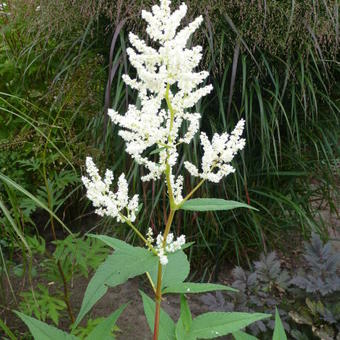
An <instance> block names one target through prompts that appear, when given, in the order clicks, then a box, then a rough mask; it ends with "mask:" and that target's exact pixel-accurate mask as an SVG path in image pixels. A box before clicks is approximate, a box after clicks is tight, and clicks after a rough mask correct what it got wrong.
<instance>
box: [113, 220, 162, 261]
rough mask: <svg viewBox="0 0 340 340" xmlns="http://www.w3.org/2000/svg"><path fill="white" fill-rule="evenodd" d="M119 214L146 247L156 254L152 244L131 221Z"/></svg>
mask: <svg viewBox="0 0 340 340" xmlns="http://www.w3.org/2000/svg"><path fill="white" fill-rule="evenodd" d="M119 216H120V217H121V218H122V219H123V220H124V222H125V223H126V224H127V225H128V226H129V227H130V228H131V229H132V230H133V231H134V232H135V233H136V234H137V235H138V236H139V238H140V239H141V240H142V241H143V242H144V243H145V244H146V245H147V246H148V248H149V249H150V250H151V251H152V252H153V253H154V254H155V255H156V256H158V254H157V252H156V250H155V249H154V247H153V246H152V244H151V243H150V242H149V241H148V240H147V239H146V238H145V237H144V236H143V235H142V233H141V232H140V231H139V230H138V229H137V228H136V227H135V226H134V225H133V223H132V222H131V221H130V220H129V219H128V218H127V217H126V216H124V215H123V214H119Z"/></svg>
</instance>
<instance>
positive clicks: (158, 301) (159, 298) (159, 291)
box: [153, 209, 176, 340]
mask: <svg viewBox="0 0 340 340" xmlns="http://www.w3.org/2000/svg"><path fill="white" fill-rule="evenodd" d="M175 212H176V210H172V209H171V210H170V214H169V218H168V221H167V223H166V226H165V231H164V236H163V244H162V247H163V248H164V247H165V244H166V239H167V237H168V234H169V231H170V227H171V224H172V221H173V218H174V216H175ZM161 301H162V265H161V263H160V262H158V274H157V288H156V311H155V325H154V331H153V340H158V335H159V316H160V310H161Z"/></svg>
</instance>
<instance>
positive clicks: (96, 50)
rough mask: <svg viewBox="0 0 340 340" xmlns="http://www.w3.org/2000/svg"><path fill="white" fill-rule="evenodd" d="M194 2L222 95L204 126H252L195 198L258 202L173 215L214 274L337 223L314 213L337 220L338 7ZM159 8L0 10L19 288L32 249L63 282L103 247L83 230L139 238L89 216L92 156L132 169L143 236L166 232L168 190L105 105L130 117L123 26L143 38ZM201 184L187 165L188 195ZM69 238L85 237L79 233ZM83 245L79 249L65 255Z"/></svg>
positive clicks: (5, 277)
mask: <svg viewBox="0 0 340 340" xmlns="http://www.w3.org/2000/svg"><path fill="white" fill-rule="evenodd" d="M186 2H187V4H188V8H189V15H188V16H187V18H186V19H185V20H186V21H190V20H192V19H193V18H194V17H195V16H197V15H199V14H202V15H203V16H204V24H203V26H202V27H201V28H200V29H199V31H198V32H197V33H196V34H195V35H194V36H193V38H192V43H193V44H201V45H203V47H204V51H205V53H204V59H203V61H202V63H201V68H203V69H209V71H210V73H211V75H210V77H209V79H208V82H209V83H212V84H213V85H214V92H213V94H211V95H210V96H209V97H207V98H204V99H203V100H202V101H201V102H200V103H199V104H198V105H197V107H196V110H199V111H198V112H201V113H202V121H201V128H202V130H204V131H206V132H208V133H209V134H211V133H213V132H215V131H219V132H221V131H225V130H230V129H232V127H233V126H234V125H235V123H236V122H237V120H238V119H240V118H241V117H243V118H245V119H246V124H247V125H246V139H247V146H246V148H245V150H244V151H243V152H242V154H241V156H238V157H237V159H236V160H235V162H234V166H235V167H236V168H237V172H236V173H235V174H234V175H231V176H229V177H228V178H226V179H225V180H224V181H223V182H222V183H221V184H220V185H214V184H208V185H205V186H204V188H202V190H201V192H200V193H199V196H201V197H208V196H209V197H220V198H226V199H234V200H237V201H243V202H246V203H249V204H251V205H252V206H254V207H256V208H257V209H259V211H258V212H254V211H252V210H249V211H246V210H240V211H236V210H235V211H233V213H230V212H226V213H221V212H218V213H208V214H200V215H197V214H192V213H184V212H180V213H178V215H177V217H176V224H175V232H176V233H180V234H182V233H183V234H186V235H187V237H188V239H189V241H195V246H194V248H193V250H192V253H191V255H193V254H196V255H199V256H196V257H193V260H194V268H195V266H196V268H198V266H199V265H202V264H207V266H205V268H207V270H206V272H205V273H203V274H207V275H204V277H205V278H207V277H208V276H209V275H210V274H211V273H215V274H218V272H219V269H220V266H221V265H222V264H223V263H224V261H226V260H227V261H231V262H233V263H239V262H240V263H243V264H245V263H251V261H252V260H253V259H254V258H257V257H258V255H257V254H258V253H259V252H260V251H264V252H266V251H267V249H272V248H273V247H274V248H275V247H276V248H284V249H286V248H287V247H291V246H293V245H294V244H296V243H295V240H299V239H301V238H307V237H309V236H310V234H311V231H316V232H318V233H319V234H321V235H322V237H324V238H325V239H327V237H328V236H327V230H328V228H330V227H332V226H329V225H328V224H327V221H324V220H323V218H322V216H321V215H320V214H319V209H320V208H322V207H327V209H329V210H330V211H331V212H332V213H336V214H337V215H338V216H339V211H338V210H337V209H338V207H337V205H336V202H337V201H339V196H338V195H339V192H338V190H336V188H337V185H338V178H339V168H340V166H339V165H340V144H339V140H340V139H339V137H340V125H339V118H340V115H339V110H340V106H339V105H340V85H339V71H340V64H339V59H338V57H339V12H338V10H339V5H338V2H337V0H322V1H319V0H308V1H295V0H291V1H288V0H283V1H275V0H266V1H262V0H261V1H248V0H216V1H211V0H201V1H195V0H187V1H186ZM153 3H154V1H150V0H145V1H140V0H138V1H123V0H117V1H108V0H83V1H75V0H60V1H53V0H44V1H36V0H9V1H8V2H6V4H5V3H3V4H0V80H1V81H0V226H1V228H0V255H1V256H0V258H1V261H0V268H1V270H0V274H1V282H2V285H4V282H8V283H6V284H7V285H9V287H10V288H11V290H12V285H11V279H10V277H9V276H10V275H9V274H8V273H9V271H10V270H14V272H15V273H16V274H17V275H18V276H20V275H25V273H27V272H28V277H29V279H32V277H31V276H34V261H32V256H31V255H32V254H33V255H37V256H44V257H46V256H47V255H48V256H47V257H48V258H49V259H51V258H52V260H50V262H47V263H45V264H44V265H45V267H44V271H45V272H47V273H49V276H48V279H49V280H52V279H53V280H58V279H59V281H60V282H61V283H62V284H63V285H64V288H65V286H67V284H68V282H70V280H71V277H72V275H73V274H74V273H75V272H76V270H75V269H74V268H76V267H77V266H78V267H77V268H78V272H79V273H80V274H82V275H84V276H86V275H87V272H88V268H90V269H91V268H96V267H97V266H98V265H99V263H100V261H101V259H102V258H103V256H105V254H106V252H105V251H104V250H103V249H102V248H101V246H100V245H98V244H96V245H94V244H93V243H92V241H91V242H90V241H88V240H86V239H84V238H82V235H83V234H84V233H85V232H88V231H90V230H91V231H92V232H98V233H99V232H100V233H108V234H110V235H116V236H119V237H123V238H125V239H129V240H130V241H136V242H137V240H133V238H134V236H133V235H132V234H131V233H130V232H129V230H128V229H126V227H124V226H120V225H117V224H116V223H115V222H113V221H112V220H109V219H98V218H96V217H95V216H94V214H93V208H92V207H91V206H90V205H89V202H88V200H87V199H86V197H85V195H84V189H83V187H82V185H81V182H80V176H81V173H82V171H83V170H84V161H85V157H86V156H87V155H91V156H93V157H94V159H95V161H96V163H97V164H98V166H99V168H101V169H105V168H110V169H112V170H113V171H114V172H115V173H120V172H123V171H124V172H126V173H128V177H129V181H130V185H131V190H135V191H137V192H138V193H139V194H140V197H141V198H142V201H143V205H144V207H143V208H144V209H143V211H142V212H141V215H140V218H139V222H138V225H139V227H140V229H141V230H143V231H145V230H146V229H147V228H148V227H149V226H151V227H152V228H154V230H155V231H156V232H157V230H158V229H161V228H162V225H163V223H164V216H166V210H167V206H166V199H165V198H166V193H165V190H164V185H163V183H162V182H160V181H159V182H157V183H153V182H150V183H144V184H142V183H141V182H140V181H139V178H140V176H141V175H142V174H143V169H140V168H139V167H137V166H136V165H135V164H134V163H133V162H132V161H131V159H130V158H129V157H128V156H127V155H126V154H125V153H124V152H122V150H123V149H124V144H123V142H122V140H121V139H120V138H119V137H118V136H117V129H116V128H115V127H114V126H112V125H111V123H110V122H109V121H108V119H107V117H106V114H105V112H106V110H107V108H108V107H112V108H115V109H116V110H119V111H120V112H124V111H125V110H126V107H127V105H128V103H134V102H135V101H136V93H135V92H133V91H131V89H129V88H127V87H126V86H125V85H124V84H123V82H122V79H121V75H122V74H124V73H130V74H132V75H133V73H134V70H133V69H132V68H131V67H130V65H129V62H128V60H127V56H126V47H127V45H128V40H127V34H128V32H129V31H133V32H135V33H138V35H139V36H142V37H144V38H146V37H145V33H144V30H143V28H144V27H145V26H144V23H143V22H142V21H141V19H140V12H141V9H142V8H149V7H150V6H151V5H152V4H153ZM178 3H179V1H173V5H174V6H176V5H178ZM181 151H182V154H183V158H182V159H181V160H180V163H179V168H178V171H179V172H183V166H182V165H183V161H184V160H185V159H187V160H191V161H192V162H194V163H196V164H197V163H198V160H199V159H200V152H201V150H200V146H199V143H198V140H197V139H195V140H194V142H193V144H191V145H190V146H182V150H181ZM193 185H194V180H193V179H190V178H189V176H188V175H187V174H186V177H185V188H186V189H185V190H186V191H188V190H189V189H190V188H191V187H192V186H193ZM70 232H73V233H74V235H76V236H73V238H71V239H70V236H69V234H70ZM287 240H289V241H288V242H287ZM51 242H52V243H51ZM58 247H59V248H58ZM89 249H91V251H92V253H91V256H92V260H91V258H90V256H88V254H89ZM75 251H76V252H78V256H74V257H72V256H69V254H74V253H75ZM46 254H47V255H46ZM65 254H66V255H65ZM86 254H87V257H86V256H85V255H86ZM70 257H71V259H70ZM95 257H97V261H96V260H94V258H95ZM53 264H54V267H53ZM208 274H209V275H208ZM53 275H54V276H53ZM12 291H13V290H12ZM2 294H3V293H2ZM39 294H40V295H39ZM44 294H45V295H44ZM39 296H40V297H41V299H42V300H41V301H42V303H41V305H44V303H45V302H44V301H45V300H44V299H43V297H44V296H46V291H41V292H40V293H36V296H35V297H34V295H33V297H34V299H33V300H34V302H35V303H37V300H39ZM24 298H25V299H26V300H27V295H25V296H24ZM61 299H62V300H56V302H55V304H54V305H53V306H54V307H53V308H54V309H53V314H51V315H49V317H50V318H51V319H52V320H54V321H55V320H56V321H58V313H57V311H58V310H59V309H63V308H66V305H67V290H66V291H65V289H64V296H63V298H61ZM14 300H15V296H14ZM26 300H25V301H26ZM27 301H28V300H27ZM32 303H33V302H32ZM32 303H31V302H30V301H28V302H27V304H26V307H27V306H32V305H33V304H32ZM65 303H66V305H65ZM24 305H25V304H24ZM24 305H23V306H24ZM56 306H57V307H56ZM22 308H24V307H22ZM58 308H59V309H58ZM21 310H22V309H21ZM26 312H27V313H29V312H28V311H26ZM33 312H34V311H32V310H30V313H33ZM49 312H51V311H48V312H46V313H47V315H48V313H49ZM39 313H40V314H39V315H40V318H41V319H43V316H42V314H41V310H40V312H39ZM46 313H45V314H43V315H44V316H45V317H46ZM51 313H52V312H51ZM56 313H57V317H56ZM71 314H72V313H69V315H71ZM36 315H37V314H36ZM0 321H1V320H0ZM0 326H1V325H0Z"/></svg>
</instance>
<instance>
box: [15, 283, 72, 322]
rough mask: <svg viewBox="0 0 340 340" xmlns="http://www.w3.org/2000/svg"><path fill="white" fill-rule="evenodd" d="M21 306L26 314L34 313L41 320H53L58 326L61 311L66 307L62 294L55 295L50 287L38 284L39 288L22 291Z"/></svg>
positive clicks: (21, 309)
mask: <svg viewBox="0 0 340 340" xmlns="http://www.w3.org/2000/svg"><path fill="white" fill-rule="evenodd" d="M20 296H21V298H22V301H21V302H20V305H19V308H20V311H22V312H23V313H24V314H27V315H30V316H32V315H34V316H35V317H36V318H38V319H39V320H41V321H46V320H48V319H50V320H52V321H53V322H54V324H55V325H57V326H58V324H59V319H60V316H61V312H64V311H65V309H66V305H65V301H64V300H62V298H61V297H60V296H53V295H51V293H50V292H49V289H48V287H44V286H42V285H40V284H38V286H37V289H35V290H34V293H32V291H27V292H22V293H21V294H20Z"/></svg>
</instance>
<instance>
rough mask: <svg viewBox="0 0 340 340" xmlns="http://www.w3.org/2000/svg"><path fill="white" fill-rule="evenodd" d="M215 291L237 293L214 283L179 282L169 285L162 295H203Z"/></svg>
mask: <svg viewBox="0 0 340 340" xmlns="http://www.w3.org/2000/svg"><path fill="white" fill-rule="evenodd" d="M216 290H227V291H232V292H237V291H238V290H237V289H234V288H231V287H228V286H224V285H219V284H214V283H194V282H181V283H177V284H175V285H171V286H169V287H167V288H165V289H164V290H163V294H167V293H185V294H191V293H205V292H212V291H216Z"/></svg>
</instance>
